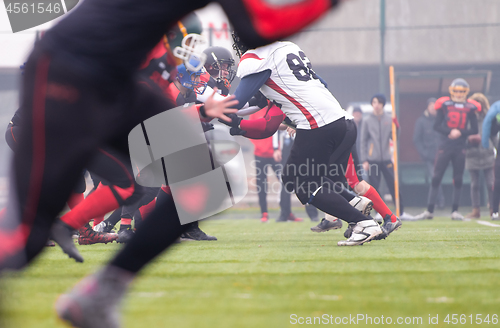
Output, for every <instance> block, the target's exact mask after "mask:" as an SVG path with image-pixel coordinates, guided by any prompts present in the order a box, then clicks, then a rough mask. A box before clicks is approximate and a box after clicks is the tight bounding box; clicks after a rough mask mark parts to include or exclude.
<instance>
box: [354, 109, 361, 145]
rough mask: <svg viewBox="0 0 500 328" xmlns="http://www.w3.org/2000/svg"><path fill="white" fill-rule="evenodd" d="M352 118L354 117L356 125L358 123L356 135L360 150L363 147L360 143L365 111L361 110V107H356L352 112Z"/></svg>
mask: <svg viewBox="0 0 500 328" xmlns="http://www.w3.org/2000/svg"><path fill="white" fill-rule="evenodd" d="M352 116H353V117H354V123H356V128H357V129H358V134H357V135H356V148H357V149H360V148H359V147H360V146H361V144H360V141H361V138H360V135H361V126H362V124H363V111H362V110H361V107H359V106H356V107H354V109H353V110H352Z"/></svg>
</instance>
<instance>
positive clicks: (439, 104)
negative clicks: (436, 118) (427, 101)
mask: <svg viewBox="0 0 500 328" xmlns="http://www.w3.org/2000/svg"><path fill="white" fill-rule="evenodd" d="M448 100H450V97H441V98H439V99H438V100H436V102H435V103H434V109H435V110H440V109H441V107H443V104H444V103H445V102H446V101H448Z"/></svg>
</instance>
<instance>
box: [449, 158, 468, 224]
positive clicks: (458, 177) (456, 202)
mask: <svg viewBox="0 0 500 328" xmlns="http://www.w3.org/2000/svg"><path fill="white" fill-rule="evenodd" d="M451 164H452V166H453V197H452V203H451V204H452V208H451V218H452V220H458V221H460V220H463V219H464V217H463V215H462V214H460V213H459V212H458V207H459V206H460V196H461V192H462V185H463V177H464V171H465V149H456V150H455V151H454V152H453V155H452V159H451Z"/></svg>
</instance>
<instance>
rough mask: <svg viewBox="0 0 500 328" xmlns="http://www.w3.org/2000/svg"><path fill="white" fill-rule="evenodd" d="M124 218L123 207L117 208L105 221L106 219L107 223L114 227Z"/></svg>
mask: <svg viewBox="0 0 500 328" xmlns="http://www.w3.org/2000/svg"><path fill="white" fill-rule="evenodd" d="M121 218H122V208H121V207H120V208H118V209H116V210H115V211H114V212H113V213H111V215H110V216H109V217H108V218H107V219H106V220H104V221H106V224H107V225H109V226H111V227H114V226H115V225H116V224H117V223H118V221H120V219H121Z"/></svg>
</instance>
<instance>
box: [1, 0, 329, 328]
mask: <svg viewBox="0 0 500 328" xmlns="http://www.w3.org/2000/svg"><path fill="white" fill-rule="evenodd" d="M218 2H219V3H221V5H222V7H223V8H224V9H225V10H226V13H227V14H228V16H229V18H230V20H231V23H232V24H233V26H234V27H235V29H236V30H238V31H239V32H240V33H241V37H242V38H243V39H244V40H245V42H247V43H248V44H249V45H250V46H252V47H257V46H261V45H264V44H268V43H270V42H272V41H274V40H276V39H279V38H283V37H286V36H287V35H290V34H292V33H294V32H296V31H298V30H300V29H301V28H303V27H304V26H306V25H307V24H309V23H311V22H312V21H314V20H315V19H316V18H317V17H319V16H320V15H321V14H323V13H324V12H326V11H327V10H328V9H329V8H330V7H332V6H333V5H335V4H336V3H337V1H335V0H331V1H327V0H309V1H307V0H306V1H302V2H296V1H293V2H289V1H287V2H286V3H285V4H281V5H275V4H273V5H272V6H271V5H269V4H267V3H266V2H264V1H258V0H239V1H238V0H219V1H218ZM206 4H208V1H205V0H204V1H201V0H199V1H188V2H186V1H183V2H181V1H178V0H143V1H137V0H116V1H102V0H86V1H83V2H82V3H81V5H80V6H78V7H76V8H75V9H73V12H71V13H70V14H69V15H67V16H66V18H65V19H63V20H61V21H60V22H59V23H58V24H57V25H56V26H54V27H53V28H52V29H51V30H49V31H48V32H47V33H46V34H45V37H44V38H43V39H42V40H41V41H40V42H39V43H38V44H37V45H36V46H35V49H34V50H33V52H32V53H31V55H30V58H29V60H28V62H27V64H26V74H25V76H24V79H23V87H22V92H21V93H22V109H23V114H25V115H26V118H27V122H26V123H27V128H26V132H25V133H23V134H22V135H21V136H20V151H19V152H17V153H16V154H15V157H14V163H13V165H12V169H13V176H12V179H11V183H10V187H11V190H10V194H9V206H8V208H7V212H6V213H5V214H4V216H3V217H2V219H1V222H0V237H1V238H0V240H1V244H0V262H1V267H2V268H5V267H13V268H21V267H23V266H24V265H26V264H27V263H29V262H30V261H31V260H32V259H33V258H34V257H35V256H36V255H37V254H38V253H39V252H40V250H41V249H42V248H43V245H44V244H45V241H46V240H47V236H48V233H49V231H50V228H51V226H52V223H53V222H54V220H55V217H56V215H57V214H58V213H59V211H60V210H61V209H62V208H63V206H64V203H65V202H66V200H67V199H68V198H69V195H70V193H71V190H72V189H73V187H74V185H75V183H76V181H77V179H78V175H79V174H80V172H81V171H82V169H83V168H84V167H85V165H86V163H87V161H88V159H89V157H90V156H91V155H92V154H93V153H94V152H95V151H97V149H98V147H101V146H102V145H115V144H117V145H122V142H123V140H124V139H126V138H127V136H128V133H129V131H130V130H131V129H132V128H134V127H135V126H136V125H137V124H140V123H141V122H143V121H144V120H145V119H147V118H150V117H152V116H154V115H156V114H158V113H160V112H162V111H163V110H164V109H165V108H169V107H173V106H174V104H172V103H171V102H168V101H167V100H165V99H164V98H162V97H161V96H160V95H158V94H156V93H154V92H153V91H151V90H148V89H146V88H145V87H141V86H138V85H137V84H136V83H135V74H136V71H137V69H138V68H139V65H140V63H141V62H142V61H143V60H144V59H145V57H146V55H147V53H148V51H150V50H151V49H152V48H153V47H154V46H155V44H157V42H158V41H159V40H160V39H161V37H162V34H163V33H164V31H166V30H167V28H168V27H169V26H170V25H171V24H173V23H174V22H176V21H177V20H178V19H179V18H181V17H182V16H184V15H185V14H187V13H189V12H191V11H192V10H195V9H198V8H200V7H203V6H204V5H206ZM110 40H112V42H110ZM232 105H233V102H232V101H231V98H229V97H228V99H227V100H225V101H220V102H216V101H214V100H213V99H209V101H207V102H205V116H210V117H220V118H223V119H227V117H226V116H225V115H224V112H226V113H227V112H232V111H230V110H228V109H227V108H228V107H229V106H232ZM201 114H202V115H203V112H202V113H201ZM117 148H118V147H117ZM121 151H123V153H124V154H126V153H127V149H121ZM183 230H184V228H183V226H182V225H181V224H180V222H179V219H178V217H177V215H176V211H175V206H174V204H173V201H172V200H171V199H165V200H161V201H159V202H158V204H157V206H156V209H155V211H153V213H152V214H151V216H150V217H149V218H148V220H146V221H145V222H144V224H143V226H142V227H141V229H140V230H139V231H138V232H137V234H136V235H135V236H134V237H133V238H132V239H131V241H130V243H128V244H127V245H126V247H125V248H124V250H123V251H122V252H121V253H120V254H118V256H117V257H116V258H115V259H114V260H113V261H112V262H111V264H110V265H109V266H107V267H106V268H104V269H103V270H102V271H100V272H99V273H98V274H96V275H94V276H93V277H91V278H89V281H90V285H93V286H95V287H96V288H79V287H77V288H76V289H75V291H74V292H73V293H71V294H70V295H68V296H66V297H65V300H64V299H61V302H59V304H58V311H59V314H60V315H61V316H62V317H63V318H65V319H67V320H68V321H69V322H71V323H72V324H73V325H76V326H79V327H93V328H96V327H118V326H119V322H118V320H117V319H116V318H117V314H116V306H117V304H118V303H119V301H120V300H121V299H122V297H123V295H124V292H125V291H126V288H127V285H128V282H130V281H131V280H132V278H133V277H134V276H135V274H136V273H137V272H138V271H139V270H140V269H141V268H142V267H143V266H144V265H146V264H147V263H148V262H149V261H151V260H152V259H153V258H154V257H156V256H157V255H158V254H159V253H161V252H162V251H163V250H165V249H166V248H167V247H168V246H169V245H171V244H172V242H173V241H174V240H175V239H176V238H177V237H178V236H179V235H180V234H181V233H182V232H183ZM125 258H126V259H125ZM104 295H105V297H104ZM79 314H80V315H81V316H80V315H79Z"/></svg>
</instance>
